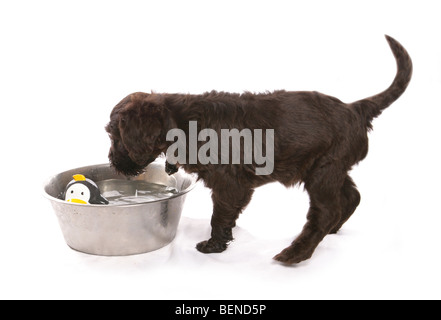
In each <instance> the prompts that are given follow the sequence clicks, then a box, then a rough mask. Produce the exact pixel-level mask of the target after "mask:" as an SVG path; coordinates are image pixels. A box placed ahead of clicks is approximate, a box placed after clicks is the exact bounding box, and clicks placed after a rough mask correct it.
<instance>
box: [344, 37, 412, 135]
mask: <svg viewBox="0 0 441 320" xmlns="http://www.w3.org/2000/svg"><path fill="white" fill-rule="evenodd" d="M386 40H387V42H389V46H390V48H391V49H392V52H393V54H394V56H395V59H396V61H397V74H396V76H395V79H394V81H393V82H392V84H391V85H390V87H389V88H387V89H386V90H385V91H383V92H381V93H379V94H377V95H374V96H372V97H369V98H366V99H363V100H359V101H356V102H354V103H352V106H353V108H354V109H355V110H357V112H358V113H359V114H360V115H362V116H363V118H365V119H366V120H367V125H368V127H369V128H371V122H372V120H373V119H374V118H376V117H378V116H379V115H380V114H381V112H382V111H383V110H384V109H386V108H387V107H389V106H390V105H391V104H392V103H393V102H394V101H395V100H397V99H398V98H399V97H400V96H401V95H402V94H403V92H404V91H405V90H406V88H407V85H408V84H409V82H410V78H411V77H412V60H411V59H410V56H409V54H408V53H407V51H406V49H404V48H403V46H402V45H401V44H400V43H399V42H398V41H396V40H395V39H393V38H392V37H389V36H388V35H386Z"/></svg>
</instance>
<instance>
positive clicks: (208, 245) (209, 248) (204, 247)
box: [196, 239, 227, 253]
mask: <svg viewBox="0 0 441 320" xmlns="http://www.w3.org/2000/svg"><path fill="white" fill-rule="evenodd" d="M196 249H197V250H198V251H199V252H202V253H220V252H223V251H225V250H226V249H227V243H225V242H219V241H214V240H213V239H209V240H206V241H202V242H199V243H198V244H197V245H196Z"/></svg>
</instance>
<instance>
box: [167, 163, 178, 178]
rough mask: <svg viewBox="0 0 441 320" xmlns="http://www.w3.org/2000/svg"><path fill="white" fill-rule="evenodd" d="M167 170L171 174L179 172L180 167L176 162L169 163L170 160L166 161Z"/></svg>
mask: <svg viewBox="0 0 441 320" xmlns="http://www.w3.org/2000/svg"><path fill="white" fill-rule="evenodd" d="M165 172H166V173H167V174H168V175H169V176H170V175H172V174H174V173H176V172H178V167H177V166H176V165H174V164H170V163H168V161H166V162H165Z"/></svg>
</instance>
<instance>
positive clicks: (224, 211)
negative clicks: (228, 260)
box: [196, 182, 253, 253]
mask: <svg viewBox="0 0 441 320" xmlns="http://www.w3.org/2000/svg"><path fill="white" fill-rule="evenodd" d="M236 184H237V182H236ZM252 194H253V190H252V189H248V188H243V187H241V186H235V185H230V186H229V187H225V188H223V189H221V188H215V189H213V190H212V199H213V216H212V217H211V228H212V229H211V238H210V239H209V240H206V241H202V242H200V243H198V244H197V245H196V248H197V249H198V250H199V251H200V252H202V253H218V252H222V251H224V250H226V249H227V246H228V243H229V242H230V241H232V240H233V231H232V229H233V227H234V226H235V225H236V219H237V218H238V217H239V214H240V213H241V212H242V210H243V209H244V208H245V207H246V205H247V204H248V203H249V202H250V200H251V197H252Z"/></svg>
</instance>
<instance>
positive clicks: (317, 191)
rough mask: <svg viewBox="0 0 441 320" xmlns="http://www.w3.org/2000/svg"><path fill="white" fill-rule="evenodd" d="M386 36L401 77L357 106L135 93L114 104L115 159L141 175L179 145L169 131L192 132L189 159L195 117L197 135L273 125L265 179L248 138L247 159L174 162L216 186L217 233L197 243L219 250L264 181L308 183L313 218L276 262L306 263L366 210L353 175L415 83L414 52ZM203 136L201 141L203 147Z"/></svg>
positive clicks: (284, 95) (314, 98)
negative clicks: (378, 121) (386, 113)
mask: <svg viewBox="0 0 441 320" xmlns="http://www.w3.org/2000/svg"><path fill="white" fill-rule="evenodd" d="M386 39H387V41H388V43H389V45H390V47H391V49H392V52H393V54H394V56H395V58H396V61H397V67H398V70H397V74H396V77H395V79H394V81H393V83H392V84H391V86H390V87H389V88H388V89H387V90H385V91H384V92H382V93H380V94H377V95H375V96H372V97H370V98H366V99H363V100H360V101H356V102H354V103H350V104H346V103H343V102H341V101H340V100H338V99H336V98H333V97H330V96H327V95H324V94H321V93H318V92H287V91H275V92H273V93H266V94H251V93H244V94H230V93H223V92H215V91H213V92H210V93H206V94H202V95H190V94H155V93H153V94H147V93H134V94H131V95H129V96H127V97H126V98H124V99H123V100H122V101H121V102H120V103H119V104H118V105H116V107H115V108H114V109H113V111H112V113H111V116H110V123H109V124H108V125H107V127H106V130H107V132H108V133H109V136H110V138H111V141H112V146H111V148H110V152H109V159H110V162H111V164H112V165H113V167H114V168H115V169H116V170H117V171H119V172H121V173H123V174H126V175H137V174H139V173H141V172H142V171H143V169H144V168H145V167H146V166H147V165H148V164H149V163H150V162H152V161H153V160H154V159H156V158H157V157H158V156H159V155H160V154H161V153H165V152H166V151H167V149H168V148H169V147H170V145H172V144H173V143H174V141H167V133H168V132H169V130H171V129H180V130H182V132H184V133H185V134H186V137H187V141H186V142H187V143H186V144H185V148H186V152H187V156H188V153H190V152H191V151H192V150H190V148H189V144H191V142H190V141H189V140H188V139H189V138H188V137H189V134H190V130H191V128H190V127H191V125H190V121H196V122H197V129H198V132H200V130H202V129H207V128H209V129H211V130H213V132H216V133H218V134H219V136H220V135H221V130H222V129H238V130H239V131H241V130H243V129H247V130H248V129H249V130H255V129H261V130H263V131H264V132H266V131H265V130H267V129H273V130H274V137H273V140H272V141H271V142H272V143H273V145H271V147H272V148H273V151H274V159H273V160H274V162H273V168H272V169H273V170H271V172H270V173H268V174H266V175H257V174H256V169H257V168H258V167H259V165H261V162H260V163H259V165H258V164H256V161H253V162H252V163H244V162H243V159H244V158H245V153H244V152H243V150H244V149H243V147H244V145H243V141H242V142H241V143H240V146H241V147H242V149H241V150H242V153H241V155H240V157H241V158H240V159H241V162H240V164H220V163H225V162H222V161H221V155H217V154H210V156H212V158H211V159H216V161H213V162H212V163H208V164H201V163H200V162H197V163H193V164H191V163H189V162H191V161H188V160H187V161H182V162H185V163H177V164H176V165H177V166H178V167H179V166H181V167H182V168H184V170H185V171H187V172H192V173H197V174H198V177H199V179H201V180H202V181H203V182H204V183H205V185H206V186H207V187H208V188H210V189H211V190H212V199H213V215H212V219H211V226H212V232H211V238H210V239H209V240H207V241H203V242H201V243H199V244H198V245H197V249H198V250H199V251H201V252H204V253H212V252H222V251H224V250H225V249H226V248H227V244H228V242H229V241H231V240H232V239H233V236H232V228H233V227H234V226H235V223H236V222H235V221H236V219H237V218H238V216H239V214H240V213H241V212H242V210H243V209H244V208H245V206H246V205H247V204H248V203H249V201H250V200H251V197H252V194H253V191H254V189H255V188H256V187H259V186H261V185H263V184H265V183H268V182H274V181H279V182H280V183H282V184H284V185H285V186H292V185H294V184H297V183H304V186H305V189H306V190H307V192H308V194H309V196H310V209H309V212H308V215H307V223H306V224H305V226H304V227H303V230H302V232H301V234H300V235H299V236H298V237H297V238H296V239H295V240H294V241H293V242H292V244H291V245H290V246H289V247H287V248H286V249H284V250H283V251H282V252H281V253H279V254H278V255H276V256H275V257H274V258H275V259H276V260H278V261H281V262H284V263H290V264H291V263H298V262H300V261H303V260H305V259H308V258H310V257H311V255H312V254H313V252H314V250H315V248H316V247H317V245H318V244H319V243H320V241H321V240H322V239H323V238H324V237H325V236H326V235H327V234H329V233H335V232H337V231H338V230H339V229H340V228H341V226H342V225H343V224H344V223H345V222H346V221H347V220H348V219H349V217H350V216H351V215H352V213H353V212H354V211H355V209H356V207H357V206H358V204H359V202H360V194H359V192H358V191H357V189H356V187H355V184H354V182H353V181H352V179H351V178H350V177H349V175H348V171H349V170H351V168H352V166H353V165H354V164H356V163H358V162H359V161H360V160H362V159H364V158H365V157H366V154H367V152H368V137H367V132H368V131H369V130H370V129H371V128H372V125H371V122H372V120H373V119H374V118H375V117H377V116H378V115H380V114H381V112H382V111H383V110H384V109H385V108H387V107H388V106H389V105H390V104H391V103H392V102H394V101H395V100H396V99H398V97H399V96H400V95H401V94H402V93H403V92H404V91H405V89H406V87H407V85H408V83H409V81H410V78H411V74H412V62H411V59H410V57H409V55H408V53H407V52H406V50H405V49H404V48H403V47H402V46H401V45H400V44H399V43H398V42H397V41H396V40H394V39H392V38H391V37H388V36H386ZM194 123H195V122H193V124H194ZM265 136H268V134H266V135H265V134H263V141H262V150H267V152H268V151H269V147H270V146H269V145H268V141H269V140H267V139H265ZM210 139H211V138H210ZM169 140H170V139H169ZM200 140H201V139H200ZM220 140H221V139H220V138H219V141H218V142H220ZM202 142H203V141H198V142H197V148H198V150H199V148H200V147H201V145H202V144H203V143H202ZM240 146H239V147H240ZM236 147H238V146H237V145H236ZM230 150H231V148H230ZM193 151H194V149H193ZM186 159H188V157H187V158H186ZM217 160H218V161H217ZM227 160H228V158H227ZM214 163H218V164H214ZM230 163H231V162H230ZM167 170H168V172H173V170H174V166H172V165H167Z"/></svg>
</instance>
